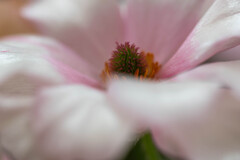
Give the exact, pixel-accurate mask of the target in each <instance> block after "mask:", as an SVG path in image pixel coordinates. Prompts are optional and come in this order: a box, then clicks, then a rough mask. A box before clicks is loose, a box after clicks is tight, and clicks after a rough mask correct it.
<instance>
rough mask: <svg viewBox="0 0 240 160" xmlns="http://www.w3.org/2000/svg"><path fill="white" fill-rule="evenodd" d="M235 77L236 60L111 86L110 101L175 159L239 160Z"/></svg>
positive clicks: (239, 98)
mask: <svg viewBox="0 0 240 160" xmlns="http://www.w3.org/2000/svg"><path fill="white" fill-rule="evenodd" d="M239 73H240V61H234V62H222V63H214V64H207V65H203V66H201V67H199V68H197V69H194V70H192V71H189V72H186V73H183V74H182V75H179V76H177V77H175V78H174V79H171V80H169V81H165V82H162V83H156V84H154V83H149V82H148V83H147V82H145V83H136V82H135V83H134V82H121V83H119V82H115V83H113V84H112V85H110V89H109V97H110V99H111V100H112V103H113V104H114V105H113V106H115V107H116V108H117V109H118V110H119V111H121V112H122V113H124V114H126V115H127V116H129V117H133V118H134V119H135V120H136V121H137V122H138V123H139V124H140V125H143V126H144V127H145V128H146V127H148V128H149V129H150V130H151V131H152V133H153V135H154V139H155V142H156V144H157V145H158V146H159V148H161V149H162V150H163V151H165V152H166V153H168V154H170V155H172V156H174V157H180V158H184V159H191V160H203V159H204V160H213V159H218V160H226V159H227V160H228V159H230V160H237V159H238V158H239V149H240V145H239V144H240V141H239V138H240V128H239V121H240V118H239V117H240V107H239V104H240V87H239V86H240V85H239V80H240V76H239Z"/></svg>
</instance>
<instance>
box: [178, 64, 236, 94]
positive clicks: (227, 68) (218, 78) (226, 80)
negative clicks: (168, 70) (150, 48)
mask: <svg viewBox="0 0 240 160" xmlns="http://www.w3.org/2000/svg"><path fill="white" fill-rule="evenodd" d="M239 73H240V61H239V60H238V61H229V62H218V63H209V64H204V65H202V66H199V67H197V68H195V69H193V70H190V71H188V72H185V73H182V74H180V75H178V76H177V77H175V78H174V80H176V81H192V80H193V81H195V80H197V81H207V82H210V81H211V82H213V83H218V84H220V85H221V86H223V87H224V88H228V89H230V90H232V91H233V92H234V93H236V94H239V95H240V84H239V80H240V74H239Z"/></svg>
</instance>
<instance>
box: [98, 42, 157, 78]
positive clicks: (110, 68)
mask: <svg viewBox="0 0 240 160" xmlns="http://www.w3.org/2000/svg"><path fill="white" fill-rule="evenodd" d="M138 49H139V48H137V47H136V46H135V45H134V44H132V45H130V43H129V42H126V43H124V44H119V43H117V48H116V50H115V51H113V55H112V57H111V58H110V59H109V60H108V62H105V68H104V69H103V71H102V74H101V77H102V80H103V81H104V82H107V81H108V80H111V79H126V77H125V76H121V77H119V74H125V75H128V76H134V77H135V78H136V79H139V80H144V79H154V78H155V75H156V73H157V72H158V71H159V70H160V69H161V65H159V64H158V62H154V55H153V54H152V53H149V52H147V53H145V52H138Z"/></svg>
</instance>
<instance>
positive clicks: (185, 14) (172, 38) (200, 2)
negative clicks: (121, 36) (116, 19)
mask: <svg viewBox="0 0 240 160" xmlns="http://www.w3.org/2000/svg"><path fill="white" fill-rule="evenodd" d="M127 2H128V3H127V10H126V11H125V12H126V13H125V15H124V16H125V20H126V28H127V37H126V40H127V41H131V42H134V43H136V45H137V46H139V47H140V48H141V49H143V50H144V51H149V52H152V53H154V54H155V57H156V59H157V60H158V62H160V63H161V64H163V63H165V62H166V61H167V60H168V59H169V58H170V57H171V56H172V55H173V54H174V53H175V52H176V51H177V49H178V48H179V47H180V45H181V44H182V42H183V41H184V40H185V39H186V37H187V36H188V34H189V33H190V32H191V30H192V29H193V27H194V26H195V25H196V23H197V22H198V20H199V19H200V18H201V16H202V15H203V13H204V12H205V11H206V9H207V8H208V7H209V6H210V4H211V3H212V0H210V1H206V0H181V1H178V0H148V1H146V0H129V1H127Z"/></svg>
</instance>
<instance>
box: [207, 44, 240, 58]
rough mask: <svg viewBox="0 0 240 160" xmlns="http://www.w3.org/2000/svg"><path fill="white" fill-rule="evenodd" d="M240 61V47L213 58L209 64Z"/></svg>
mask: <svg viewBox="0 0 240 160" xmlns="http://www.w3.org/2000/svg"><path fill="white" fill-rule="evenodd" d="M233 60H240V46H237V47H234V48H232V49H229V50H226V51H224V52H221V53H219V54H216V55H215V56H213V57H211V58H210V59H209V60H208V61H207V62H220V61H233Z"/></svg>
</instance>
